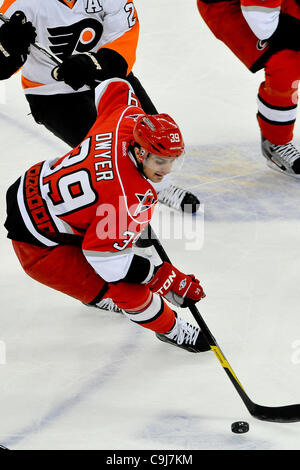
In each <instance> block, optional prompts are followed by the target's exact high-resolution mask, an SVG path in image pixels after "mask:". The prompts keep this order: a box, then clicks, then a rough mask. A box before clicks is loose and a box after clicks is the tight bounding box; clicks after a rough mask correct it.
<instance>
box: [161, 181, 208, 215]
mask: <svg viewBox="0 0 300 470" xmlns="http://www.w3.org/2000/svg"><path fill="white" fill-rule="evenodd" d="M157 196H158V200H159V202H161V203H162V204H165V205H166V206H169V207H171V208H173V209H176V210H182V212H190V213H194V212H197V210H198V209H199V206H200V201H199V199H198V198H197V197H196V196H195V195H194V194H192V193H191V192H190V191H187V190H186V189H182V188H179V187H178V186H175V185H174V184H170V185H169V186H168V187H166V188H165V189H162V190H161V191H159V192H158V193H157Z"/></svg>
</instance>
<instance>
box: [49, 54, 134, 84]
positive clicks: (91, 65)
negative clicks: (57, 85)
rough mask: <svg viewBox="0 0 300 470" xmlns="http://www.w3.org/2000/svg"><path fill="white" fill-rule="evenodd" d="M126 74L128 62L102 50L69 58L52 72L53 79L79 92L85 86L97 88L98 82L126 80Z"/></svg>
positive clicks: (117, 55) (118, 55)
mask: <svg viewBox="0 0 300 470" xmlns="http://www.w3.org/2000/svg"><path fill="white" fill-rule="evenodd" d="M126 73H127V62H126V61H125V59H124V58H123V57H122V56H121V55H120V54H118V53H117V52H115V51H113V50H111V49H100V51H98V52H84V53H83V54H75V55H71V56H69V57H67V58H66V59H65V60H64V61H63V63H62V64H61V65H59V66H58V67H55V68H54V69H53V70H52V77H53V78H54V79H55V80H57V81H64V82H65V83H66V84H67V85H69V86H70V87H72V88H73V89H74V90H79V88H81V87H83V86H84V85H88V86H90V87H93V86H96V85H97V83H98V82H100V81H102V80H106V79H108V78H112V77H120V78H125V77H126Z"/></svg>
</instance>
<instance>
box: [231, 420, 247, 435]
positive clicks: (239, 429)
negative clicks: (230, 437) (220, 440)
mask: <svg viewBox="0 0 300 470" xmlns="http://www.w3.org/2000/svg"><path fill="white" fill-rule="evenodd" d="M231 431H232V432H235V433H236V434H244V433H245V432H248V431H249V424H248V423H247V422H246V421H236V422H235V423H232V425H231Z"/></svg>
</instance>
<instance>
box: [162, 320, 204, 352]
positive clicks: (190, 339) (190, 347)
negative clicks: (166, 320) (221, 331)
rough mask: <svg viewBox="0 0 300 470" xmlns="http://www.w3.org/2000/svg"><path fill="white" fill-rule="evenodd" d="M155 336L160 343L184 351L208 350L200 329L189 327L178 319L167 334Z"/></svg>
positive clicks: (184, 321) (188, 324)
mask: <svg viewBox="0 0 300 470" xmlns="http://www.w3.org/2000/svg"><path fill="white" fill-rule="evenodd" d="M155 334H156V337H157V338H158V339H159V340H160V341H163V342H165V343H169V344H172V345H173V346H177V347H179V348H182V349H185V350H186V351H190V352H194V353H198V352H204V351H209V350H210V347H209V345H208V343H207V341H206V339H205V338H204V335H203V333H202V331H201V330H200V328H199V327H197V326H194V325H191V324H190V323H188V322H187V321H186V320H184V319H183V318H180V317H176V323H175V325H174V326H173V328H172V330H171V331H169V333H165V334H161V333H155Z"/></svg>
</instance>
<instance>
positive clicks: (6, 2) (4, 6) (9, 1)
mask: <svg viewBox="0 0 300 470" xmlns="http://www.w3.org/2000/svg"><path fill="white" fill-rule="evenodd" d="M15 1H16V0H4V2H3V3H2V5H1V7H0V12H1V13H5V12H6V11H7V10H8V9H9V7H10V6H11V5H12V4H13V3H15Z"/></svg>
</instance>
